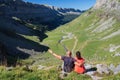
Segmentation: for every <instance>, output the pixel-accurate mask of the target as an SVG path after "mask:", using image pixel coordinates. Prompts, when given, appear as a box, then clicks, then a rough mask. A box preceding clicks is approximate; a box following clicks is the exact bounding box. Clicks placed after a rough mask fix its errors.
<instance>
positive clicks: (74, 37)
mask: <svg viewBox="0 0 120 80" xmlns="http://www.w3.org/2000/svg"><path fill="white" fill-rule="evenodd" d="M62 33H64V34H65V35H64V36H62V38H61V39H60V40H59V42H58V43H60V44H61V45H62V46H63V48H64V49H65V51H67V49H68V48H67V47H66V45H65V44H63V42H64V41H67V40H71V39H74V40H75V41H74V45H73V48H72V50H71V51H72V53H74V51H75V48H76V46H77V42H78V39H77V37H76V36H75V35H74V34H73V33H71V32H64V31H62ZM71 45H72V44H71ZM73 56H74V55H73Z"/></svg>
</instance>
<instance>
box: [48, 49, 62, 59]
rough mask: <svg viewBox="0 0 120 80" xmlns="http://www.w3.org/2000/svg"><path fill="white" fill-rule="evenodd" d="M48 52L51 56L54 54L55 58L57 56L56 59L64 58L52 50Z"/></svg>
mask: <svg viewBox="0 0 120 80" xmlns="http://www.w3.org/2000/svg"><path fill="white" fill-rule="evenodd" d="M48 52H49V53H51V54H52V55H53V56H55V57H56V58H58V59H62V57H61V56H60V55H57V54H55V53H54V52H53V51H52V50H50V49H49V50H48Z"/></svg>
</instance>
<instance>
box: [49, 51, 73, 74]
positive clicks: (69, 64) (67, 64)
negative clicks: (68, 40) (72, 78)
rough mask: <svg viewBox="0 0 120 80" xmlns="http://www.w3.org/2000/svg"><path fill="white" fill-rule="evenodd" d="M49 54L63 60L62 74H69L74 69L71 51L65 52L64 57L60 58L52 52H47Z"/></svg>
mask: <svg viewBox="0 0 120 80" xmlns="http://www.w3.org/2000/svg"><path fill="white" fill-rule="evenodd" d="M48 52H49V53H51V54H52V55H53V56H55V57H56V58H58V59H60V60H63V62H64V64H63V72H64V73H70V72H71V71H73V69H74V61H75V60H74V58H72V53H71V51H67V52H66V56H60V55H58V54H56V53H54V52H53V51H52V50H50V49H49V50H48Z"/></svg>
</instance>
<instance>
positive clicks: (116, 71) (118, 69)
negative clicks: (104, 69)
mask: <svg viewBox="0 0 120 80" xmlns="http://www.w3.org/2000/svg"><path fill="white" fill-rule="evenodd" d="M118 73H120V64H119V65H118V66H117V67H116V68H115V69H114V75H116V74H118Z"/></svg>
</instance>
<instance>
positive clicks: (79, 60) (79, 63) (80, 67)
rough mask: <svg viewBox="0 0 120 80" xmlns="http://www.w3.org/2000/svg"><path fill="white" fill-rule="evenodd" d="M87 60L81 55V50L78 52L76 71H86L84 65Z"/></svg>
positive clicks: (81, 72)
mask: <svg viewBox="0 0 120 80" xmlns="http://www.w3.org/2000/svg"><path fill="white" fill-rule="evenodd" d="M84 63H85V60H84V59H83V58H82V57H81V53H80V52H79V51H77V52H76V57H75V67H74V71H75V72H76V73H78V74H83V73H85V71H86V70H85V67H84Z"/></svg>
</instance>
